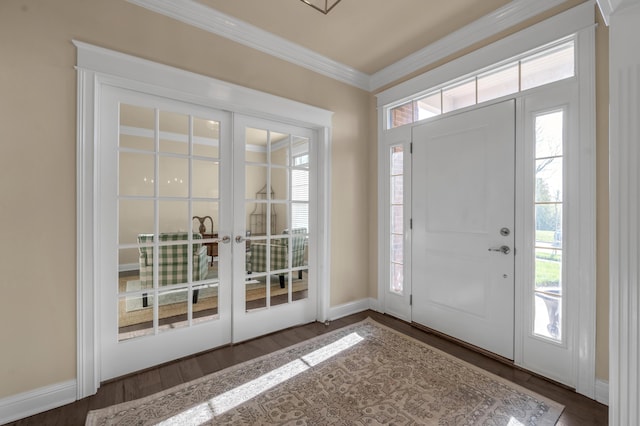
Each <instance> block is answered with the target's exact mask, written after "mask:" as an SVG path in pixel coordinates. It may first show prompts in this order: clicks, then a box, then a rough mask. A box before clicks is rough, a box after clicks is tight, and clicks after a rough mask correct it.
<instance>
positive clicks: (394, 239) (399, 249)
mask: <svg viewBox="0 0 640 426" xmlns="http://www.w3.org/2000/svg"><path fill="white" fill-rule="evenodd" d="M403 240H404V237H403V236H402V235H398V234H393V235H392V236H391V261H392V262H394V263H402V262H403V261H404V254H403Z"/></svg>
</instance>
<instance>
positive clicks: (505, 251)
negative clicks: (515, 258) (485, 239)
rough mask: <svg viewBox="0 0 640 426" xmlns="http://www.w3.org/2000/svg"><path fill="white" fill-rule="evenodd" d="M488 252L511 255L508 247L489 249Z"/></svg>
mask: <svg viewBox="0 0 640 426" xmlns="http://www.w3.org/2000/svg"><path fill="white" fill-rule="evenodd" d="M489 251H499V252H502V253H503V254H509V253H511V249H510V248H509V246H500V247H494V248H490V249H489Z"/></svg>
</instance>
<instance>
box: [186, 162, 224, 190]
mask: <svg viewBox="0 0 640 426" xmlns="http://www.w3.org/2000/svg"><path fill="white" fill-rule="evenodd" d="M218 168H219V165H218V163H217V162H213V161H200V160H193V188H192V196H193V197H195V198H218V196H219V191H218V182H219V175H218V173H219V172H218Z"/></svg>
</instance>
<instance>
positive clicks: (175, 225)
mask: <svg viewBox="0 0 640 426" xmlns="http://www.w3.org/2000/svg"><path fill="white" fill-rule="evenodd" d="M99 120H100V130H99V132H100V135H99V153H98V156H97V158H98V161H97V164H96V165H97V169H98V175H99V179H98V182H99V184H98V188H97V190H98V192H99V196H98V197H97V199H98V204H99V205H98V206H97V211H98V212H99V213H98V217H97V226H98V227H99V229H98V232H97V234H98V235H99V238H98V258H99V261H98V262H97V264H98V267H97V280H98V281H99V283H98V288H99V289H100V295H99V300H100V312H101V314H100V315H101V316H100V325H101V327H100V350H101V357H100V359H101V380H107V379H110V378H114V377H118V376H121V375H123V374H127V373H130V372H133V371H138V370H141V369H144V368H147V367H150V366H153V365H157V364H160V363H162V362H166V361H169V360H173V359H176V358H179V357H182V356H186V355H189V354H193V353H197V352H200V351H204V350H207V349H211V348H214V347H217V346H221V345H224V344H228V343H230V342H238V341H242V340H246V339H249V338H252V337H255V336H259V335H262V334H265V333H269V332H272V331H275V330H278V329H282V328H286V327H290V326H293V325H297V324H300V323H303V322H310V321H313V320H315V319H316V278H315V275H314V272H315V265H314V260H313V259H314V256H315V248H314V239H313V237H312V235H313V232H314V228H315V220H316V218H315V213H314V211H315V208H316V204H315V201H314V200H315V197H316V191H315V175H314V170H315V161H316V154H315V151H314V148H315V142H314V132H313V131H310V130H308V129H304V128H298V127H293V126H284V125H281V124H278V123H274V122H265V121H260V120H253V119H248V118H243V117H240V116H238V115H236V119H235V130H234V131H233V132H232V127H233V126H234V124H233V121H234V116H233V115H232V114H231V113H227V112H223V111H219V110H215V109H211V108H205V107H202V106H198V105H194V104H189V103H184V102H180V101H176V100H171V99H166V98H162V97H157V96H153V95H149V94H143V93H140V92H135V91H129V90H125V89H116V88H111V87H106V88H105V89H104V90H103V94H102V98H101V108H100V119H99ZM232 134H233V135H234V136H233V137H232ZM234 138H235V139H234Z"/></svg>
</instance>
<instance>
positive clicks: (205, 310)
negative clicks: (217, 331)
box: [191, 283, 219, 323]
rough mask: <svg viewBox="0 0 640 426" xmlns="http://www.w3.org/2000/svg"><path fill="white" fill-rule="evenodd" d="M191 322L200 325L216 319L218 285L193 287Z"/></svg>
mask: <svg viewBox="0 0 640 426" xmlns="http://www.w3.org/2000/svg"><path fill="white" fill-rule="evenodd" d="M191 297H192V298H193V300H192V302H193V322H194V323H200V322H205V321H210V320H213V319H218V318H219V316H218V284H217V283H214V284H204V285H199V286H195V287H193V294H192V296H191Z"/></svg>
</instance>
